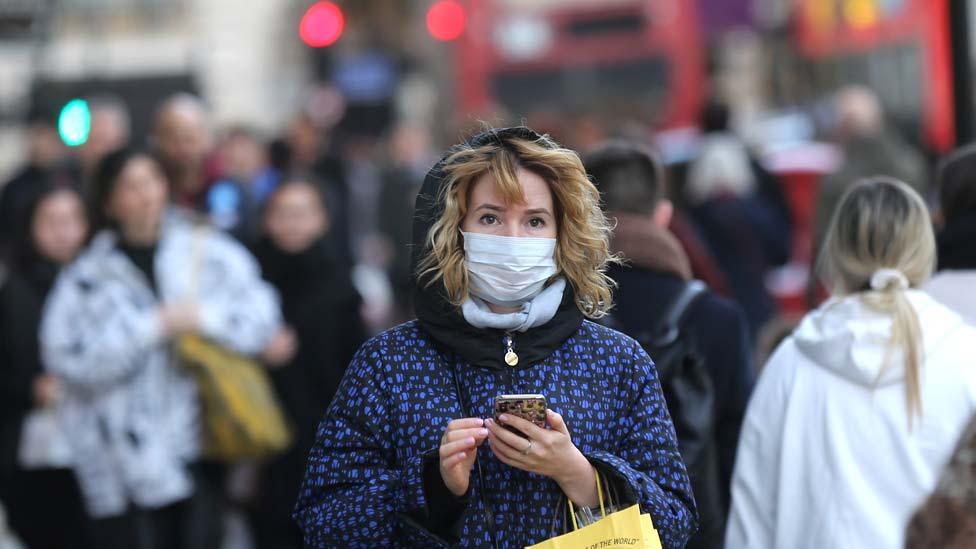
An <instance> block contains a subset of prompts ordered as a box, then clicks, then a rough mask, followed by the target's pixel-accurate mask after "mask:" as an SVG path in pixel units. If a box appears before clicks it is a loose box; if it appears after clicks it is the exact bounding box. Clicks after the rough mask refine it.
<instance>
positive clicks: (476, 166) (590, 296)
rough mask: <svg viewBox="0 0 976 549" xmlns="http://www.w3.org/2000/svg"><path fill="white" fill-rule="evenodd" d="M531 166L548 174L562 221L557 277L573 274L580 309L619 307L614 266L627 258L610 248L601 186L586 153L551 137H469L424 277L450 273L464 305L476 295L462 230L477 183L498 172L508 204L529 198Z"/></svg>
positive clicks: (453, 168)
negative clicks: (524, 178)
mask: <svg viewBox="0 0 976 549" xmlns="http://www.w3.org/2000/svg"><path fill="white" fill-rule="evenodd" d="M519 168H523V169H525V170H528V171H531V172H533V173H535V174H536V175H538V176H539V177H541V178H542V179H544V180H545V181H546V183H547V184H548V185H549V190H550V191H551V192H552V196H553V202H554V205H555V210H556V211H555V217H556V223H557V243H556V253H555V259H556V266H557V268H558V272H557V274H556V276H560V275H561V276H565V277H566V279H567V280H568V281H569V283H570V284H571V285H572V287H573V290H574V291H575V293H576V303H577V306H579V308H580V311H582V312H583V314H584V315H586V316H588V317H590V318H600V317H602V316H604V315H606V314H607V312H608V311H609V310H610V308H611V307H612V304H613V303H612V301H613V294H612V287H613V286H614V282H613V280H611V279H610V278H609V277H608V276H607V274H606V270H607V267H608V265H609V264H610V263H612V262H617V261H619V260H618V259H617V258H616V257H615V256H614V255H612V254H611V253H610V247H609V240H610V232H611V227H610V224H609V222H608V221H607V218H606V217H605V216H604V214H603V211H602V210H601V209H600V193H599V191H598V190H597V188H596V187H595V186H594V185H593V183H592V182H591V181H590V180H589V178H587V176H586V169H585V168H584V167H583V163H582V161H581V160H580V157H579V155H577V154H576V153H575V152H574V151H572V150H569V149H565V148H562V147H559V146H558V145H556V144H555V143H554V142H553V141H551V140H550V139H549V138H548V137H547V136H540V138H539V139H535V140H530V139H524V138H521V137H514V136H501V135H499V136H498V137H497V139H494V140H492V141H491V142H489V143H487V144H484V145H472V144H470V143H465V144H463V145H460V146H458V147H456V148H455V149H454V152H453V153H452V154H450V156H448V157H447V159H446V160H445V161H444V166H443V170H444V183H443V184H442V185H441V188H440V194H439V195H438V196H437V198H436V200H437V202H439V203H440V204H441V205H443V208H444V211H443V214H442V215H441V216H440V218H439V219H438V220H437V221H436V222H435V223H434V225H433V226H432V227H431V229H430V231H429V232H428V233H427V237H426V241H425V243H424V244H425V255H424V256H423V258H422V259H421V261H420V263H419V265H418V280H420V281H422V282H421V283H422V284H424V285H425V286H430V285H432V284H433V283H434V282H436V281H438V280H443V283H444V288H445V289H446V291H447V297H448V299H449V300H450V302H451V303H452V304H454V305H460V304H461V303H462V302H464V300H465V299H467V297H468V271H467V268H466V266H465V262H464V240H463V237H462V235H461V232H460V231H459V230H458V229H459V228H460V226H461V223H462V221H463V220H464V217H465V215H466V214H467V209H468V196H469V193H470V191H471V188H472V186H473V183H474V182H475V181H477V180H478V178H480V177H481V176H482V175H484V174H490V175H491V176H492V178H493V179H494V181H495V185H497V187H498V190H499V192H500V194H501V195H502V197H503V198H504V199H505V202H506V205H508V204H513V203H520V202H521V203H524V202H525V196H524V194H523V192H522V185H521V184H520V183H519V180H518V175H517V174H518V170H519Z"/></svg>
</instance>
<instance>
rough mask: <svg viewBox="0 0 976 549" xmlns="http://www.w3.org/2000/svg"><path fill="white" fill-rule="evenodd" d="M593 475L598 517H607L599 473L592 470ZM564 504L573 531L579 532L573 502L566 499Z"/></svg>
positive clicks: (594, 469)
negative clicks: (597, 500) (567, 507)
mask: <svg viewBox="0 0 976 549" xmlns="http://www.w3.org/2000/svg"><path fill="white" fill-rule="evenodd" d="M593 474H594V475H595V476H596V497H597V498H599V499H600V516H601V517H605V516H607V509H606V507H605V506H604V505H603V486H601V485H600V472H599V471H597V470H596V467H594V468H593ZM566 504H567V505H569V518H570V519H572V521H573V531H574V532H575V531H576V530H579V525H578V524H577V523H576V510H575V509H573V500H571V499H569V498H566Z"/></svg>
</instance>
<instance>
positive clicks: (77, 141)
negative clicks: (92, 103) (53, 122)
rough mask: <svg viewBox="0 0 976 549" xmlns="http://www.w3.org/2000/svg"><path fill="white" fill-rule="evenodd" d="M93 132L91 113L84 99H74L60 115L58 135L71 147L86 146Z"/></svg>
mask: <svg viewBox="0 0 976 549" xmlns="http://www.w3.org/2000/svg"><path fill="white" fill-rule="evenodd" d="M90 132H91V111H90V110H89V109H88V102H87V101H85V100H84V99H72V100H71V101H68V103H67V104H66V105H65V106H64V108H63V109H61V114H60V115H58V134H60V135H61V141H64V144H65V145H67V146H69V147H77V146H79V145H84V144H85V142H86V141H88V134H89V133H90Z"/></svg>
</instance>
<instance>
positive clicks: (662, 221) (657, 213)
mask: <svg viewBox="0 0 976 549" xmlns="http://www.w3.org/2000/svg"><path fill="white" fill-rule="evenodd" d="M653 217H654V224H655V225H657V226H658V227H660V228H662V229H667V228H668V226H669V225H671V218H672V217H674V204H673V203H672V202H671V201H670V200H668V199H666V198H663V199H661V201H660V202H658V203H657V206H655V207H654V214H653Z"/></svg>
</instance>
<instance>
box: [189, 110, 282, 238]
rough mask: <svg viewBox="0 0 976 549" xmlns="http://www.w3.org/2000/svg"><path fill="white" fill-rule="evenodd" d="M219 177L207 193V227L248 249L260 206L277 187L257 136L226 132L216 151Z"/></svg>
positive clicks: (256, 228) (240, 131)
mask: <svg viewBox="0 0 976 549" xmlns="http://www.w3.org/2000/svg"><path fill="white" fill-rule="evenodd" d="M217 157H218V163H219V165H220V174H221V175H220V177H218V178H217V181H216V182H215V183H214V184H213V185H212V186H211V187H210V188H209V189H208V190H207V197H206V200H205V210H206V213H207V215H208V216H209V217H210V221H211V223H213V225H214V226H215V227H217V228H219V229H221V230H224V231H227V232H229V233H230V234H231V235H233V236H234V237H235V238H237V239H238V240H239V241H241V242H243V243H245V244H247V245H250V244H251V243H253V242H254V240H255V239H256V238H257V236H258V232H259V227H260V219H259V217H260V215H259V212H260V210H261V207H262V205H263V204H264V202H265V201H266V200H267V199H268V196H270V195H271V193H272V192H273V191H274V189H275V186H276V185H277V184H278V178H279V174H278V172H277V170H275V169H274V168H272V167H271V165H270V164H269V159H268V150H267V147H266V146H265V145H264V143H262V142H261V139H260V138H259V137H258V135H257V133H256V132H255V131H253V130H250V129H248V128H245V127H242V126H241V127H233V128H231V129H229V130H228V131H227V132H226V134H225V135H224V138H223V139H222V141H221V143H220V145H219V146H218V147H217Z"/></svg>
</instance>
